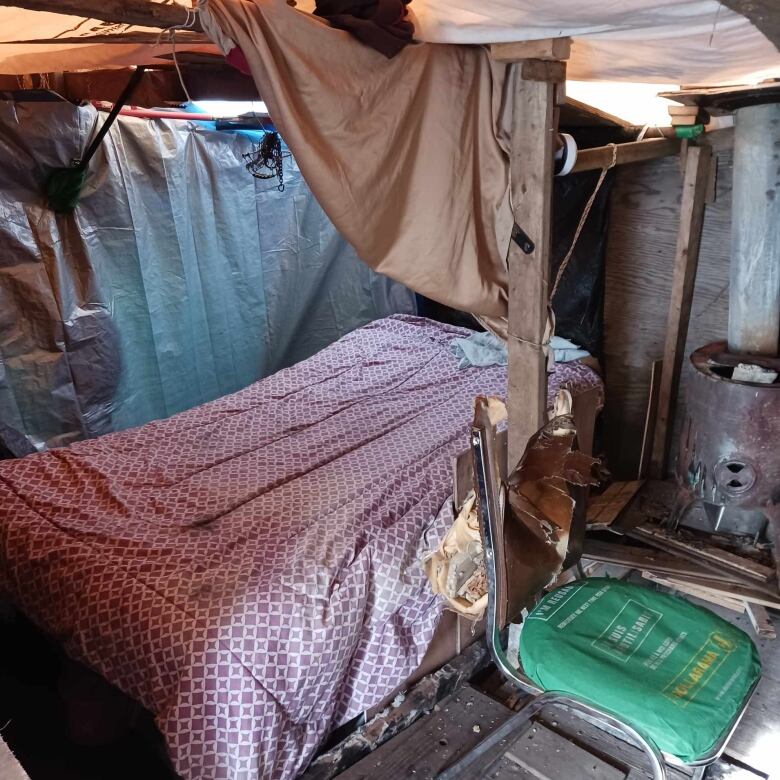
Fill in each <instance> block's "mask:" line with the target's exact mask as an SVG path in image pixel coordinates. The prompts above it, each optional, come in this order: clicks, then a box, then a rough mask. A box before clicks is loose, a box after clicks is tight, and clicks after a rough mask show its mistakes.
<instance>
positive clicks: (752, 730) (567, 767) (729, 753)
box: [338, 598, 780, 780]
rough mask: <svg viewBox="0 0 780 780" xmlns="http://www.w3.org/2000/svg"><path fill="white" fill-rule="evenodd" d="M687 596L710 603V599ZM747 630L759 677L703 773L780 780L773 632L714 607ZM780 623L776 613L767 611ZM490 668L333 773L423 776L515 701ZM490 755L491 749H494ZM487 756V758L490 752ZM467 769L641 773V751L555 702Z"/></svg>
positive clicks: (610, 775) (717, 779)
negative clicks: (758, 631)
mask: <svg viewBox="0 0 780 780" xmlns="http://www.w3.org/2000/svg"><path fill="white" fill-rule="evenodd" d="M691 601H693V602H694V603H700V604H702V605H703V606H707V607H709V608H712V605H711V604H704V602H698V601H697V600H696V599H693V598H692V599H691ZM714 611H716V612H718V613H719V614H720V615H721V616H722V617H724V618H726V619H727V620H729V621H730V622H732V623H734V624H735V625H737V626H739V627H740V628H742V629H743V630H745V631H746V632H747V633H748V634H751V636H753V638H754V639H755V641H756V645H757V646H758V648H759V652H760V654H761V658H762V662H763V678H762V681H761V683H760V685H759V688H758V690H757V692H756V694H755V696H754V697H753V700H752V702H751V704H750V707H749V709H748V711H747V712H746V714H745V717H744V718H743V720H742V722H741V723H740V725H739V727H738V729H737V731H736V732H735V734H734V736H733V737H732V739H731V741H730V743H729V746H728V748H727V750H726V752H725V754H724V757H723V758H722V759H721V761H720V762H719V763H718V764H717V765H715V766H713V767H711V768H709V769H708V771H707V774H706V777H707V778H708V780H767V778H774V780H780V639H776V640H759V639H757V638H756V637H755V634H754V632H753V630H752V628H751V626H750V624H749V622H748V619H747V617H746V616H745V615H744V614H740V615H737V614H736V613H734V612H730V611H729V610H726V609H718V608H715V610H714ZM773 617H774V618H776V622H778V623H780V614H778V613H774V614H773ZM523 701H524V700H523V699H521V698H520V697H518V696H517V695H516V694H515V692H514V691H513V690H512V689H511V687H510V686H509V685H508V684H505V683H504V682H503V680H502V679H501V677H500V676H499V674H498V672H496V671H495V670H494V669H491V670H489V671H488V672H487V673H485V674H483V675H482V676H481V677H480V678H479V679H476V680H473V681H472V682H471V683H470V684H468V685H466V686H465V687H463V688H461V689H460V690H458V691H457V692H456V693H455V694H453V695H451V696H450V697H448V698H446V699H444V700H443V701H442V702H441V703H440V704H439V705H437V707H436V709H435V710H434V711H433V712H432V713H431V714H429V715H427V716H425V717H423V718H421V719H420V720H418V721H417V722H416V723H415V724H413V725H412V726H411V727H409V728H408V729H406V730H405V731H403V732H401V734H399V735H398V736H396V737H394V738H393V739H391V740H390V741H388V742H386V743H385V744H384V745H382V746H381V747H379V748H378V749H377V750H375V751H374V752H373V753H371V754H370V755H368V756H367V757H366V758H364V759H363V760H362V761H360V762H358V763H357V764H355V765H354V766H352V767H351V768H350V769H348V770H347V771H346V772H343V773H342V774H340V775H339V776H338V777H339V780H369V779H370V780H404V779H405V778H409V780H427V779H428V778H434V777H436V775H437V774H438V773H439V772H440V771H441V770H442V769H444V768H446V767H447V766H449V765H450V764H451V763H453V762H454V761H455V760H457V758H458V757H460V756H462V755H463V754H464V753H466V752H468V751H469V750H471V748H473V747H474V746H475V745H476V744H477V743H478V742H479V741H480V740H481V739H483V738H484V737H485V736H486V735H488V734H489V733H490V732H491V731H492V730H493V729H495V728H497V727H498V726H499V725H500V724H501V723H502V722H503V721H504V720H506V719H507V718H508V717H509V716H510V715H511V714H512V711H513V708H515V709H517V708H519V706H521V705H522V703H523ZM494 759H495V757H494ZM494 759H493V760H494ZM668 776H669V780H684V779H685V778H690V777H691V772H690V771H689V770H677V769H672V768H670V769H669V770H668ZM473 777H475V778H484V780H525V779H526V778H528V779H529V780H645V779H646V778H648V779H649V778H651V777H652V775H651V774H650V773H649V771H647V761H646V759H645V757H644V755H643V754H642V753H641V752H640V751H639V750H638V749H636V748H634V747H633V746H632V745H629V744H628V743H626V742H623V741H621V740H620V739H618V738H616V737H614V736H612V735H610V734H607V733H605V732H603V731H601V730H600V729H599V728H598V727H596V726H594V725H592V724H590V723H588V722H585V721H584V720H582V719H581V718H578V717H576V716H574V715H572V714H571V713H568V712H567V711H565V710H563V709H561V708H550V709H548V710H544V711H542V713H541V714H540V715H539V717H538V718H537V719H536V720H535V721H534V722H533V723H532V724H531V725H530V727H529V728H528V730H527V731H526V732H525V733H524V734H523V735H522V736H521V737H519V738H518V739H516V740H515V741H514V743H513V744H510V745H509V747H508V748H507V749H506V750H505V751H504V752H503V755H502V756H501V757H500V760H498V762H497V763H495V764H494V765H493V766H492V767H490V768H489V771H488V770H487V768H486V767H484V766H483V767H481V768H479V769H477V770H475V771H474V772H473Z"/></svg>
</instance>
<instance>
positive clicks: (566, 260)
mask: <svg viewBox="0 0 780 780" xmlns="http://www.w3.org/2000/svg"><path fill="white" fill-rule="evenodd" d="M609 146H611V147H612V161H611V162H610V164H609V165H607V166H605V167H604V168H602V169H601V175H600V176H599V180H598V181H597V182H596V187H595V189H594V190H593V192H592V193H591V196H590V198H589V199H588V202H587V203H586V204H585V210H584V211H583V212H582V216H581V217H580V223H579V225H577V230H575V231H574V238H573V239H572V242H571V246H570V247H569V251H568V252H567V253H566V257H564V258H563V260H562V261H561V264H560V266H559V267H558V273H557V274H556V276H555V284H554V285H553V288H552V292H551V293H550V301H551V302H552V299H553V298H554V297H555V293H556V292H557V291H558V285H559V284H560V282H561V277H562V276H563V272H564V271H565V270H566V266H568V265H569V260H571V257H572V255H573V254H574V248H575V247H576V246H577V241H578V240H579V238H580V233H582V228H583V227H585V222H586V220H587V219H588V215H589V214H590V210H591V209H592V208H593V204H594V203H595V202H596V195H598V194H599V190H600V189H601V185H602V184H603V183H604V179H606V178H607V173H608V172H609V171H610V170H612V168H614V167H615V165H616V164H617V144H609Z"/></svg>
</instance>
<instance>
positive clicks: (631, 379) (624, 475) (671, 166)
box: [604, 130, 733, 479]
mask: <svg viewBox="0 0 780 780" xmlns="http://www.w3.org/2000/svg"><path fill="white" fill-rule="evenodd" d="M732 138H733V133H732V131H730V130H726V131H719V132H717V133H712V134H710V135H709V136H708V139H709V140H710V141H711V143H712V145H713V151H714V156H715V158H716V160H717V188H716V198H715V202H714V203H711V204H708V205H707V207H706V211H705V216H704V229H703V233H702V242H701V251H700V255H699V269H698V274H697V277H696V287H695V292H694V300H693V307H692V311H691V321H690V327H689V331H688V339H687V342H686V347H685V350H686V358H685V361H684V364H683V370H682V376H681V380H680V393H679V396H678V401H677V406H676V414H675V426H674V431H675V432H674V439H673V443H672V449H671V452H672V459H671V463H672V464H673V463H674V462H676V453H677V446H678V442H679V431H680V425H681V421H682V416H683V409H684V403H685V393H686V390H687V385H688V379H689V377H690V372H691V367H690V363H689V361H688V358H687V356H688V355H690V353H691V352H692V351H693V350H694V349H696V348H697V347H700V346H702V345H703V344H706V343H708V342H710V341H715V340H717V339H725V338H726V327H727V320H728V295H729V257H730V249H731V173H732V152H731V145H732ZM681 185H682V173H681V170H680V161H679V159H678V158H677V157H668V158H664V159H661V160H654V161H651V162H647V163H639V164H637V165H626V166H622V167H620V168H618V169H617V172H616V176H615V182H614V186H613V189H612V199H611V211H610V223H609V236H608V241H607V254H606V289H605V299H604V318H605V323H604V368H605V374H606V407H605V410H604V449H605V451H606V453H607V458H608V465H609V467H610V469H611V471H612V472H613V474H614V475H615V477H616V478H618V479H635V478H636V474H637V468H638V464H639V456H640V448H641V444H642V430H643V427H644V421H645V412H646V408H647V398H648V392H649V387H650V375H651V370H652V363H653V361H654V360H658V359H660V358H661V357H663V349H664V338H665V332H664V331H665V323H666V315H667V310H668V306H669V294H670V291H671V285H672V263H673V260H674V250H675V243H676V240H677V226H678V221H679V211H680V197H681Z"/></svg>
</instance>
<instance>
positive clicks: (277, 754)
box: [0, 316, 599, 780]
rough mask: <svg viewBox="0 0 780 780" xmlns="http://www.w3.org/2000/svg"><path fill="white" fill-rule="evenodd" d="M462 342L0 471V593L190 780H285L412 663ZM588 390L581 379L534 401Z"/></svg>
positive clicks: (427, 606)
mask: <svg viewBox="0 0 780 780" xmlns="http://www.w3.org/2000/svg"><path fill="white" fill-rule="evenodd" d="M462 335H464V331H463V330H462V329H459V328H454V327H450V326H447V325H442V324H438V323H434V322H431V321H428V320H425V319H421V318H415V317H408V316H395V317H391V318H388V319H384V320H379V321H377V322H374V323H372V324H370V325H367V326H366V327H364V328H361V329H360V330H357V331H355V332H353V333H351V334H349V335H348V336H346V337H344V338H342V339H341V340H339V341H338V342H336V343H335V344H333V345H331V346H330V347H328V348H327V349H325V350H323V351H322V352H320V353H318V354H317V355H315V356H314V357H312V358H310V359H309V360H306V361H304V362H302V363H299V364H297V365H295V366H293V367H292V368H289V369H285V370H283V371H280V372H278V373H277V374H275V375H273V376H271V377H268V378H266V379H263V380H261V381H260V382H257V383H255V384H253V385H250V386H249V387H247V388H246V389H244V390H242V391H240V392H238V393H235V394H233V395H230V396H227V397H224V398H220V399H218V400H216V401H213V402H211V403H208V404H205V405H204V406H200V407H197V408H195V409H191V410H189V411H187V412H184V413H182V414H178V415H176V416H174V417H171V418H169V419H166V420H162V421H157V422H152V423H149V424H147V425H144V426H142V427H140V428H137V429H133V430H127V431H123V432H120V433H115V434H111V435H108V436H104V437H101V438H97V439H92V440H89V441H84V442H80V443H77V444H73V445H71V446H70V447H68V448H63V449H56V450H51V451H49V452H47V453H41V454H36V455H31V456H29V457H27V458H24V459H22V460H18V461H9V462H6V463H5V464H3V465H2V466H0V590H3V591H4V592H5V593H7V594H8V595H10V597H11V599H12V600H13V601H14V602H15V603H16V604H17V605H18V606H19V607H20V608H21V609H22V610H23V611H24V612H25V613H26V614H27V615H28V616H29V617H30V618H32V619H33V620H34V621H35V622H36V623H37V624H38V625H39V626H41V627H42V628H43V629H44V630H45V631H47V632H48V633H49V634H51V635H53V636H54V637H55V638H56V639H57V640H58V641H59V642H60V643H61V644H62V646H63V647H64V649H65V651H66V652H67V653H68V654H69V655H70V656H72V657H73V658H75V659H77V660H79V661H81V662H83V663H85V664H86V665H87V666H89V667H91V668H92V669H94V670H96V671H97V672H99V673H100V674H102V675H103V676H104V677H105V678H106V679H107V680H109V681H110V682H112V683H113V684H115V685H116V686H118V687H119V688H120V689H122V690H123V691H124V692H125V693H127V694H129V695H130V696H132V697H133V698H135V699H137V700H138V701H140V702H141V703H142V704H143V705H144V706H146V707H147V708H148V709H149V710H150V711H151V712H152V713H153V714H154V716H155V719H156V722H157V724H158V726H159V728H160V730H161V732H162V734H163V736H164V738H165V740H166V742H167V746H168V750H169V753H170V757H171V760H172V762H173V766H174V767H175V769H176V771H177V772H178V773H179V774H180V775H181V776H182V777H183V778H187V779H188V780H196V778H197V780H203V778H213V780H218V779H219V778H225V779H229V780H239V779H240V780H256V778H273V780H286V779H287V778H292V777H295V776H296V775H297V774H298V773H299V772H300V771H301V770H302V769H303V768H304V767H305V766H306V764H307V763H308V761H309V760H310V758H311V756H312V755H313V753H314V752H315V750H316V749H317V746H318V745H319V744H320V743H321V741H322V739H323V738H324V737H325V736H326V735H327V734H328V733H329V731H330V730H332V729H333V728H334V727H335V726H337V725H338V724H339V723H341V722H343V721H345V720H346V719H348V718H350V717H352V716H354V715H355V714H357V713H359V712H361V711H362V710H364V709H366V708H368V707H370V706H371V705H372V704H375V703H376V702H377V701H379V700H380V699H381V698H382V697H383V696H384V695H385V694H387V693H388V692H389V691H391V690H393V689H394V688H395V687H396V686H397V685H399V684H400V683H401V682H402V681H403V680H404V679H406V678H407V677H409V675H410V674H411V673H412V672H413V671H414V670H415V669H416V668H417V666H418V665H419V663H420V661H421V659H422V657H423V655H424V653H425V650H426V648H427V646H428V643H429V642H430V640H431V637H432V636H433V633H434V630H435V628H436V625H437V622H438V620H439V618H440V615H441V605H440V604H439V603H438V602H437V600H436V598H435V597H433V596H432V595H431V593H430V591H429V589H428V586H427V583H426V580H425V577H424V575H423V573H422V570H421V568H420V566H419V561H418V557H419V553H420V550H421V548H422V547H423V546H425V545H435V543H436V542H437V541H438V535H439V534H440V533H443V531H444V530H445V529H444V528H441V529H438V528H436V527H435V522H436V518H437V517H438V516H439V510H440V508H441V507H442V506H443V505H444V504H445V502H446V500H447V497H448V495H449V493H450V492H451V490H452V483H451V472H450V459H451V457H452V456H453V455H455V454H457V453H458V452H460V451H462V450H463V449H465V447H466V446H467V443H468V439H467V430H468V423H469V420H470V415H471V403H472V399H473V397H474V396H475V395H476V394H478V393H487V394H498V395H502V394H503V393H504V391H505V386H506V369H505V368H504V367H498V366H494V367H488V368H469V369H466V370H458V368H457V361H456V360H455V358H454V357H453V355H452V354H451V352H450V348H449V343H450V341H451V340H452V339H453V337H456V336H462ZM598 385H599V379H598V377H597V375H596V374H595V373H594V372H593V371H591V370H590V369H589V368H587V367H586V366H584V365H581V364H563V365H559V366H557V367H556V369H555V371H554V373H552V374H551V376H550V388H549V390H550V395H551V397H552V396H554V394H555V392H556V391H557V389H558V388H559V387H561V386H566V387H568V388H570V389H571V390H573V391H574V392H575V393H576V392H578V391H580V390H585V389H590V388H592V387H595V386H598Z"/></svg>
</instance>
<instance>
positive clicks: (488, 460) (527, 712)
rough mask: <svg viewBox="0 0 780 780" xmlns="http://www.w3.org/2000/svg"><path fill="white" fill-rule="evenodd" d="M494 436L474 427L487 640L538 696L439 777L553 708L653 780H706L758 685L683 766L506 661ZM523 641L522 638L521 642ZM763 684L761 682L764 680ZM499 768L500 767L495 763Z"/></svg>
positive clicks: (500, 663) (465, 767)
mask: <svg viewBox="0 0 780 780" xmlns="http://www.w3.org/2000/svg"><path fill="white" fill-rule="evenodd" d="M488 436H489V432H488V430H486V429H485V428H482V427H478V426H474V427H472V429H471V448H472V453H473V456H474V476H475V481H476V487H477V493H478V496H477V498H478V500H477V511H478V512H479V514H480V527H481V529H482V537H483V547H484V555H485V568H486V571H487V584H488V607H487V626H486V638H487V644H488V648H489V650H490V654H491V656H492V658H493V661H494V662H495V664H496V666H497V667H498V669H499V671H500V672H501V674H502V675H503V676H504V677H505V678H506V679H507V680H509V681H510V682H511V683H513V684H514V685H515V686H516V687H517V688H519V689H520V690H522V691H525V692H526V693H528V694H530V695H532V697H533V698H532V699H531V700H530V701H529V702H528V703H527V704H526V705H525V706H524V707H522V708H521V709H520V710H518V711H517V712H515V713H514V714H513V715H512V716H510V717H509V718H508V719H507V720H506V722H504V723H503V724H502V725H501V726H499V727H498V728H497V729H496V730H495V731H493V732H491V734H490V735H489V736H488V737H487V738H486V739H484V740H483V741H482V742H480V743H479V744H478V745H477V746H476V747H475V748H474V749H473V750H471V751H469V752H468V753H467V754H465V755H464V756H462V757H461V758H460V759H459V760H458V761H457V762H456V763H455V764H453V765H452V766H450V767H449V768H448V769H446V770H445V771H444V772H442V773H441V774H439V780H456V779H458V778H466V777H469V776H470V775H469V774H468V773H469V770H470V769H471V768H472V767H474V765H475V764H478V763H480V762H481V760H482V759H483V758H484V756H485V755H486V754H488V753H489V752H490V751H492V750H493V749H494V748H496V747H497V746H498V745H499V744H500V743H501V742H504V741H505V740H508V739H509V738H510V737H516V736H519V735H520V733H522V731H523V730H524V727H526V726H527V725H528V724H529V722H530V720H531V719H532V718H533V717H534V715H536V714H537V713H538V712H539V711H540V710H541V709H542V708H543V707H546V706H550V705H558V706H563V707H565V708H567V709H569V710H571V711H573V712H575V713H577V714H579V715H582V716H586V717H588V718H590V719H592V720H593V721H595V723H596V724H597V725H598V726H600V727H602V728H604V729H605V730H606V731H614V732H617V733H618V734H619V735H622V736H623V737H625V738H626V739H627V741H628V742H631V743H633V744H635V745H636V746H637V747H638V748H639V749H640V750H642V751H643V752H644V753H645V755H646V756H647V759H648V761H649V763H650V767H651V768H652V773H653V780H666V777H667V775H666V765H667V764H670V765H673V766H675V765H676V766H687V767H690V768H694V770H695V772H694V778H697V777H702V776H703V772H704V769H705V768H706V767H707V766H709V765H710V764H712V763H714V762H715V761H717V760H718V758H720V756H721V755H722V753H723V751H724V749H725V747H726V745H727V744H728V741H729V739H730V738H731V736H732V734H733V733H734V730H735V729H736V728H737V726H738V724H739V722H740V720H741V719H742V716H743V715H744V713H745V710H746V709H747V708H748V705H749V703H750V699H751V698H752V696H753V693H754V691H755V689H756V686H757V685H758V682H759V680H756V682H755V683H754V685H753V687H752V688H751V689H750V691H748V693H747V695H746V697H745V700H744V703H743V706H742V708H741V709H740V711H739V713H738V715H737V716H736V717H735V719H734V721H733V723H732V724H731V727H730V728H729V729H728V731H727V732H726V733H725V734H724V735H723V737H722V738H721V740H720V741H719V742H718V743H717V744H716V745H715V746H714V747H713V748H712V750H710V752H709V753H708V754H707V755H706V756H703V757H702V758H700V759H698V760H696V761H694V762H690V763H688V764H683V763H682V762H681V761H680V760H679V759H677V758H676V757H675V756H671V755H668V754H665V753H663V752H662V751H661V750H659V748H658V747H657V745H655V743H654V742H653V741H652V740H651V739H649V738H647V737H645V736H644V735H642V734H641V733H640V732H639V731H637V730H636V729H635V728H633V726H631V725H629V724H628V723H625V722H624V721H622V720H620V719H619V718H617V717H616V716H614V715H612V714H611V713H609V712H607V711H605V710H603V709H601V708H600V707H599V706H598V705H597V704H595V703H593V702H590V701H586V700H585V699H582V698H580V697H577V696H573V695H572V694H569V693H561V692H558V691H545V690H543V689H541V688H540V687H539V686H538V685H536V684H535V683H534V682H533V681H532V680H531V679H530V678H528V677H526V676H525V675H523V674H521V673H520V672H519V671H518V670H517V669H515V667H514V666H513V664H512V663H510V661H509V658H508V657H507V655H506V651H505V650H504V648H503V646H502V644H501V626H500V625H499V618H498V614H499V610H498V598H499V595H498V592H497V591H498V579H497V572H496V559H495V549H496V545H495V540H496V535H497V534H498V533H501V524H500V522H499V521H500V514H499V513H500V500H499V492H498V491H499V486H497V485H496V484H495V481H494V480H493V479H492V478H491V475H493V474H497V473H498V472H497V471H496V470H495V467H496V464H495V463H494V462H493V458H494V452H493V450H492V448H491V447H490V446H489V444H488ZM521 641H522V637H521ZM759 679H760V678H759ZM500 758H501V754H500V753H499V754H498V755H496V756H495V761H498V760H499V759H500ZM493 763H494V762H493ZM488 768H489V767H484V766H482V767H481V770H482V771H487V769H488Z"/></svg>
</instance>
